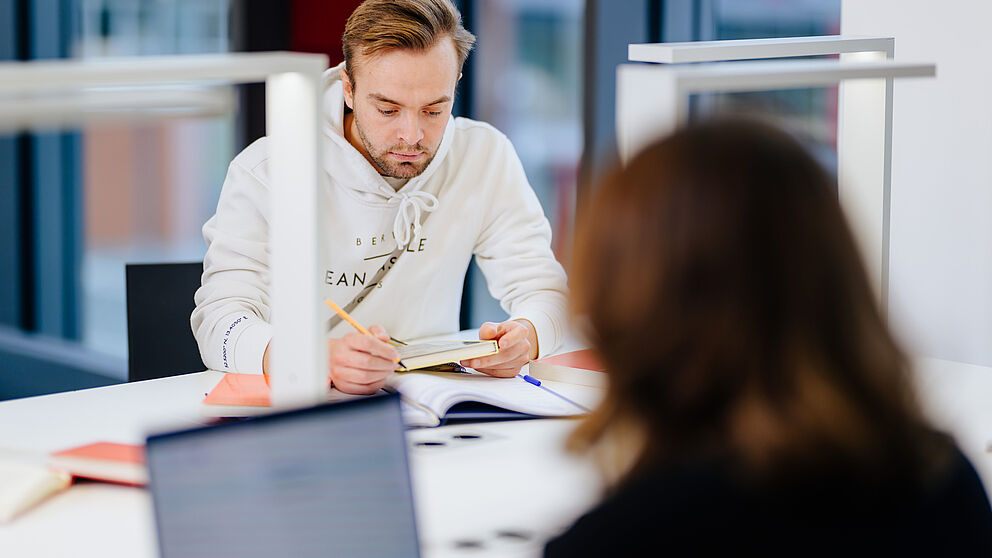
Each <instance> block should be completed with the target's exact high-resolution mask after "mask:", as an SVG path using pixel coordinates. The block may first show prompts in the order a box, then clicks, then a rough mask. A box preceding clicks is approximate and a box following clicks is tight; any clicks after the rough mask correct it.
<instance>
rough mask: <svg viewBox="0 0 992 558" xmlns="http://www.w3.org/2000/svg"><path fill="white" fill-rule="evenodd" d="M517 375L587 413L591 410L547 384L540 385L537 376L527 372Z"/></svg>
mask: <svg viewBox="0 0 992 558" xmlns="http://www.w3.org/2000/svg"><path fill="white" fill-rule="evenodd" d="M517 376H518V377H519V378H520V379H522V380H523V381H525V382H527V383H528V384H532V385H535V386H537V387H539V388H541V389H543V390H544V391H546V392H548V393H550V394H551V395H554V396H555V397H557V398H558V399H562V400H564V401H566V402H568V403H571V404H572V405H575V406H576V407H578V408H580V409H582V410H583V411H585V412H587V413H589V412H591V411H590V410H589V409H588V408H586V406H585V405H579V404H578V403H576V402H575V401H572V400H571V399H569V398H567V397H565V396H564V395H562V394H560V393H558V392H557V391H555V390H553V389H549V388H548V387H547V386H542V385H541V380H538V379H537V378H535V377H533V376H531V375H529V374H518V375H517Z"/></svg>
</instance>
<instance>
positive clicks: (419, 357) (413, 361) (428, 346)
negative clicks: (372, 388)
mask: <svg viewBox="0 0 992 558" xmlns="http://www.w3.org/2000/svg"><path fill="white" fill-rule="evenodd" d="M396 352H398V353H399V354H400V364H402V365H403V367H402V368H400V370H416V369H418V368H427V367H430V366H437V365H439V364H445V363H448V362H458V361H460V360H468V359H470V358H479V357H484V356H489V355H494V354H496V353H498V352H499V345H497V344H496V341H465V340H461V339H458V340H454V341H427V342H424V343H414V344H412V345H400V346H399V347H396Z"/></svg>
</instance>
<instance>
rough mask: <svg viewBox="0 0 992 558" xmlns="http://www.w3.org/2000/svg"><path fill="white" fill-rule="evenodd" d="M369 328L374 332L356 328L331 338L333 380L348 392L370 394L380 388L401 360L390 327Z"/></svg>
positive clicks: (330, 361)
mask: <svg viewBox="0 0 992 558" xmlns="http://www.w3.org/2000/svg"><path fill="white" fill-rule="evenodd" d="M369 331H370V332H372V335H362V334H361V333H358V332H355V333H349V334H348V335H345V336H344V337H342V338H340V339H328V340H327V357H328V364H329V367H330V373H331V384H332V385H334V387H336V388H337V389H338V390H340V391H343V392H344V393H355V394H362V395H367V394H371V393H375V392H377V391H379V390H380V389H382V387H383V386H384V385H386V377H387V376H389V374H391V373H392V372H393V370H395V369H396V363H397V362H399V358H400V357H399V354H398V353H397V352H396V349H394V348H393V346H392V345H390V344H389V343H388V341H389V334H387V333H386V330H385V329H384V328H383V327H382V326H378V325H375V326H372V327H370V328H369Z"/></svg>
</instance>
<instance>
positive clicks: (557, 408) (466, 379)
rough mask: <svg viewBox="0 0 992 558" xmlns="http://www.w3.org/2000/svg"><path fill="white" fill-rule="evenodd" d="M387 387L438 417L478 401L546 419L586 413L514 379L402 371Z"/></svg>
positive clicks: (388, 382)
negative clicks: (455, 408) (470, 402)
mask: <svg viewBox="0 0 992 558" xmlns="http://www.w3.org/2000/svg"><path fill="white" fill-rule="evenodd" d="M386 385H387V387H389V388H391V389H394V390H396V391H398V392H399V393H400V394H402V395H403V396H404V397H406V398H407V399H412V400H414V401H417V402H418V403H420V404H421V405H423V406H424V407H427V408H428V409H430V410H431V411H433V412H434V413H436V414H437V415H438V416H439V417H443V416H444V414H445V413H446V412H447V410H448V409H449V408H451V407H452V406H453V405H455V404H456V403H461V402H463V401H479V402H481V403H488V404H490V405H495V406H497V407H502V408H504V409H509V410H511V411H517V412H520V413H526V414H531V415H539V416H549V417H562V416H574V415H580V414H583V413H585V409H582V408H580V407H578V406H576V405H574V404H573V403H570V402H568V401H566V400H565V399H562V398H560V397H558V396H556V395H554V394H552V393H549V392H548V391H547V390H544V389H541V388H540V387H537V386H535V385H532V384H529V383H527V382H525V381H524V380H523V379H521V378H517V377H514V378H495V377H492V376H486V375H484V374H478V373H475V374H447V373H437V372H434V373H423V372H403V373H396V374H393V375H392V376H390V377H389V379H388V380H387V382H386Z"/></svg>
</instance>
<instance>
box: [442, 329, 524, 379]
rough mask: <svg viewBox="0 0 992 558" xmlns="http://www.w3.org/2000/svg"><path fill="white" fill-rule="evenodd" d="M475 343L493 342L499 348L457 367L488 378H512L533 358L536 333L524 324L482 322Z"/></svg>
mask: <svg viewBox="0 0 992 558" xmlns="http://www.w3.org/2000/svg"><path fill="white" fill-rule="evenodd" d="M479 339H482V340H487V339H495V340H496V341H497V343H498V344H499V353H497V354H495V355H490V356H487V357H481V358H476V359H472V360H463V361H462V362H461V364H462V366H468V367H471V368H475V369H476V370H478V371H479V372H483V373H485V374H489V375H490V376H499V377H501V378H509V377H511V376H516V375H517V374H518V373H519V372H520V367H521V366H523V365H525V364H527V362H529V361H530V359H532V358H535V357H537V332H536V331H535V330H534V326H533V325H532V324H531V323H530V322H529V321H527V320H510V321H508V322H503V323H500V324H494V323H492V322H486V323H484V324H482V327H480V328H479Z"/></svg>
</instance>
